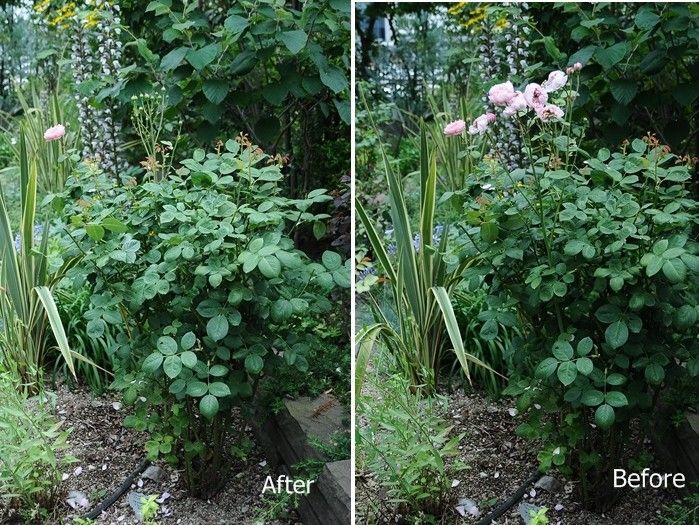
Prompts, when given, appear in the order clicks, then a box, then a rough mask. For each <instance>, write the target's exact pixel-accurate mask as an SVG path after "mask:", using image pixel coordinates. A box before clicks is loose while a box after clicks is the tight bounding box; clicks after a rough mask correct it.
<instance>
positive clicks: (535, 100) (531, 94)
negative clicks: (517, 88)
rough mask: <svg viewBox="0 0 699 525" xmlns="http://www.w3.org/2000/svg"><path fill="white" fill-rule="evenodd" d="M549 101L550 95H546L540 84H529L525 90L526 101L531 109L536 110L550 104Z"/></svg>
mask: <svg viewBox="0 0 699 525" xmlns="http://www.w3.org/2000/svg"><path fill="white" fill-rule="evenodd" d="M548 99H549V96H548V93H546V90H545V89H544V88H543V87H541V86H540V85H539V84H535V83H533V82H532V83H531V84H527V87H526V88H524V100H526V101H527V105H528V106H529V107H530V108H534V109H536V108H538V107H540V106H543V105H544V104H546V102H548Z"/></svg>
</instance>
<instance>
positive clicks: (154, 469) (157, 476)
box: [141, 465, 165, 483]
mask: <svg viewBox="0 0 699 525" xmlns="http://www.w3.org/2000/svg"><path fill="white" fill-rule="evenodd" d="M164 474H165V471H164V470H163V469H162V468H160V467H159V466H158V465H150V466H149V467H148V468H147V469H146V470H144V471H143V474H141V477H142V478H146V479H151V480H153V481H155V482H156V483H157V482H158V481H160V480H161V479H162V478H163V475H164Z"/></svg>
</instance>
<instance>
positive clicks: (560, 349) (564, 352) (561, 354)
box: [552, 340, 573, 361]
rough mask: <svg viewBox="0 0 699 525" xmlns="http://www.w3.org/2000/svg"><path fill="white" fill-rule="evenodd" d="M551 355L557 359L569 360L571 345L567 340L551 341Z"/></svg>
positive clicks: (571, 353)
mask: <svg viewBox="0 0 699 525" xmlns="http://www.w3.org/2000/svg"><path fill="white" fill-rule="evenodd" d="M552 351H553V355H554V357H555V358H556V359H558V360H559V361H569V360H570V359H573V347H572V346H571V345H570V343H569V342H568V341H560V340H559V341H556V342H555V343H553V349H552Z"/></svg>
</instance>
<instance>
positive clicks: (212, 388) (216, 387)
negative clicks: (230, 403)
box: [209, 381, 231, 397]
mask: <svg viewBox="0 0 699 525" xmlns="http://www.w3.org/2000/svg"><path fill="white" fill-rule="evenodd" d="M209 393H210V394H211V395H214V396H216V397H226V396H230V395H231V389H230V388H228V385H227V384H226V383H221V382H220V381H216V382H215V383H211V384H210V385H209Z"/></svg>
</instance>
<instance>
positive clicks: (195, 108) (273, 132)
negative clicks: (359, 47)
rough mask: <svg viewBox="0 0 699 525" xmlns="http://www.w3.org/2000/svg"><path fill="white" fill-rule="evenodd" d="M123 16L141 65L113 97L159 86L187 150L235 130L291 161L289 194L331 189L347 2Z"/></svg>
mask: <svg viewBox="0 0 699 525" xmlns="http://www.w3.org/2000/svg"><path fill="white" fill-rule="evenodd" d="M121 8H122V15H123V17H124V18H125V20H126V21H127V23H128V24H129V25H130V27H131V28H132V30H133V31H134V32H135V36H136V37H137V40H136V41H135V42H134V44H136V45H133V47H132V49H133V51H132V52H133V53H134V54H137V61H138V65H135V66H129V68H125V71H124V74H123V78H122V79H121V80H119V82H118V84H117V87H118V89H117V92H116V94H115V96H117V97H118V98H123V99H128V97H130V96H131V95H132V94H134V93H138V92H139V91H143V90H146V91H148V90H150V89H151V87H152V86H153V85H155V84H156V83H157V84H159V85H163V86H165V87H166V89H167V93H168V105H169V109H168V114H169V115H170V116H172V117H173V118H177V119H182V120H183V124H184V128H183V130H184V136H185V139H186V141H191V142H190V143H211V142H212V141H215V140H217V139H220V138H222V137H224V136H226V135H228V136H230V135H231V133H237V132H239V131H241V130H242V131H243V132H244V133H246V134H248V135H250V136H251V137H252V139H253V141H254V142H255V143H257V144H260V145H261V146H262V147H263V148H264V149H265V151H268V152H270V153H272V154H277V153H280V154H282V155H286V156H289V157H290V160H291V163H290V166H289V171H290V174H291V177H290V179H289V183H290V187H291V190H292V192H294V194H301V193H303V192H304V191H308V189H310V188H312V187H317V186H318V185H320V184H323V185H326V186H329V185H330V184H331V182H334V181H335V180H337V179H338V178H339V177H340V176H341V175H342V174H343V173H344V172H346V171H347V170H348V169H349V141H348V134H349V126H348V124H349V116H350V115H349V113H350V111H349V101H348V93H349V83H348V75H347V71H348V68H349V45H348V44H349V41H350V37H349V12H350V11H349V10H350V3H349V1H346V0H312V1H309V2H304V3H303V4H299V3H296V2H286V3H285V2H282V3H281V4H280V3H279V2H274V1H272V0H263V1H262V2H252V1H247V0H246V1H241V2H234V3H229V2H217V1H208V2H189V3H184V4H183V3H181V2H179V1H172V0H156V1H153V2H150V3H149V4H147V5H146V6H145V9H144V4H142V3H140V2H122V3H121ZM185 149H187V148H186V146H185ZM321 150H325V151H321ZM333 150H334V151H335V152H337V153H336V154H331V155H329V154H328V153H331V152H332V151H333Z"/></svg>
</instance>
